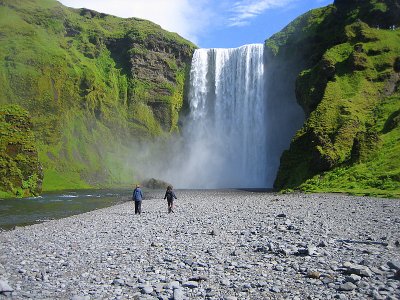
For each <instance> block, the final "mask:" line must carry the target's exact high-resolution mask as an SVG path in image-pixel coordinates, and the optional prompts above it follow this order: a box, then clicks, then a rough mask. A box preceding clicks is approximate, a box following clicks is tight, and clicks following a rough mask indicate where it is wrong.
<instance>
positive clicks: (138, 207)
mask: <svg viewBox="0 0 400 300" xmlns="http://www.w3.org/2000/svg"><path fill="white" fill-rule="evenodd" d="M141 213H142V201H135V215H136V214H139V215H140V214H141Z"/></svg>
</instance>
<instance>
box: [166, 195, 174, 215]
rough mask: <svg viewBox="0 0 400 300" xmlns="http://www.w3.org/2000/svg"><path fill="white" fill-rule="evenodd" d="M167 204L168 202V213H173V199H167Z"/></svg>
mask: <svg viewBox="0 0 400 300" xmlns="http://www.w3.org/2000/svg"><path fill="white" fill-rule="evenodd" d="M167 202H168V212H169V213H170V212H173V210H172V208H173V207H174V199H168V198H167Z"/></svg>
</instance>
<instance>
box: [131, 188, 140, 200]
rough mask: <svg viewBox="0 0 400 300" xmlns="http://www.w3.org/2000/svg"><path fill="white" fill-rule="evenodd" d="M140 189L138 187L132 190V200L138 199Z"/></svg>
mask: <svg viewBox="0 0 400 300" xmlns="http://www.w3.org/2000/svg"><path fill="white" fill-rule="evenodd" d="M140 196H141V195H140V190H139V189H135V190H134V191H133V200H138V199H140Z"/></svg>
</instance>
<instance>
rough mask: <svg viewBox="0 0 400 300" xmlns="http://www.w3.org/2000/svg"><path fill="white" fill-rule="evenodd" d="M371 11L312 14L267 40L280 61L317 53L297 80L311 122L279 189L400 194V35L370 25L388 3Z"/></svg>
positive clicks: (372, 5) (287, 159) (287, 160)
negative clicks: (287, 55) (306, 51)
mask: <svg viewBox="0 0 400 300" xmlns="http://www.w3.org/2000/svg"><path fill="white" fill-rule="evenodd" d="M388 2H389V1H388ZM364 5H365V6H363V7H357V6H355V7H346V8H341V7H339V9H338V8H337V7H335V6H329V7H327V8H324V9H319V10H315V11H312V12H310V13H308V14H307V15H305V16H303V17H302V18H300V20H297V21H296V22H297V24H296V22H295V23H294V24H291V25H290V26H289V27H288V28H287V29H286V30H285V31H284V32H283V33H281V34H279V35H277V36H276V37H273V38H272V39H271V40H270V41H268V42H267V45H269V46H270V48H271V49H273V50H274V51H275V53H277V55H278V56H279V52H283V51H289V50H290V49H292V50H293V47H299V44H301V43H305V42H308V43H309V46H310V47H312V48H314V49H316V50H315V51H314V56H313V57H311V58H309V59H305V61H304V70H303V71H302V72H301V73H300V74H299V76H298V79H297V82H296V94H297V98H298V101H299V103H300V104H301V105H302V106H303V108H304V109H305V111H306V113H307V114H308V115H309V117H308V119H307V121H306V123H305V125H304V126H303V128H302V129H301V130H299V132H298V133H297V134H296V136H295V137H294V139H293V141H292V144H291V147H290V149H289V150H288V151H286V152H285V153H284V154H283V156H282V159H281V167H280V170H279V173H278V176H277V180H276V182H275V185H276V187H277V188H279V189H282V188H298V189H301V190H303V191H329V192H349V193H354V194H371V195H383V196H396V197H398V196H400V157H399V156H398V155H396V153H398V150H399V148H400V146H399V144H400V143H399V140H400V128H399V126H398V125H399V122H398V120H397V119H396V116H397V115H398V112H399V110H400V104H399V103H400V101H399V100H400V91H399V88H398V87H399V73H398V72H399V70H398V69H396V62H397V61H398V60H399V57H400V31H399V30H389V29H382V27H381V28H379V29H378V28H377V26H376V25H375V26H374V27H371V26H372V24H373V23H374V22H375V21H376V19H377V17H376V14H374V13H373V12H376V11H378V12H379V15H378V16H380V15H381V14H383V15H384V14H385V12H386V11H389V9H388V6H386V4H385V3H383V2H380V1H369V2H368V3H367V2H365V3H364ZM371 12H372V13H371ZM371 14H372V15H373V16H374V17H372V18H371ZM360 19H361V20H360ZM363 19H364V20H365V21H366V22H368V23H369V24H370V25H371V26H369V25H368V24H367V23H364V22H362V21H363ZM333 20H336V21H335V22H336V26H332V25H333V23H332V22H333ZM298 23H303V24H304V23H306V24H307V26H302V27H301V29H299V27H297V26H298ZM304 29H305V32H304ZM296 30H297V31H298V32H297V33H298V34H297V35H296V37H292V36H291V35H290V32H296ZM299 30H303V32H299ZM282 37H283V38H282ZM310 37H311V38H310ZM326 37H329V39H327V38H326ZM389 123H390V124H391V125H388V124H389ZM388 128H390V130H389V129H388Z"/></svg>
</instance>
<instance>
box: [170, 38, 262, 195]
mask: <svg viewBox="0 0 400 300" xmlns="http://www.w3.org/2000/svg"><path fill="white" fill-rule="evenodd" d="M263 49H264V47H263V45H262V44H252V45H246V46H242V47H240V48H235V49H198V50H196V51H195V53H194V55H193V60H192V68H191V72H190V92H189V102H190V115H189V117H188V119H187V121H186V123H185V124H184V138H185V143H186V149H185V150H186V151H184V153H183V158H184V162H183V165H182V167H181V168H178V173H179V174H175V176H179V179H178V178H177V181H178V182H179V183H180V184H179V185H180V186H182V187H190V188H224V187H265V186H266V185H267V178H266V167H267V144H266V111H265V110H266V105H265V91H264V89H265V82H264V54H263V53H264V51H263ZM181 158H182V156H181Z"/></svg>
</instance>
